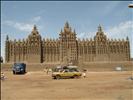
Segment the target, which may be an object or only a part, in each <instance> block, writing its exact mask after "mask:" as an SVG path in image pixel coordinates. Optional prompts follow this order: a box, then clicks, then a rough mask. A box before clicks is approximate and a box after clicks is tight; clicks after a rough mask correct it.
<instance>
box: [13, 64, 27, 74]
mask: <svg viewBox="0 0 133 100" xmlns="http://www.w3.org/2000/svg"><path fill="white" fill-rule="evenodd" d="M12 71H13V74H25V73H26V64H25V63H14V64H13V66H12Z"/></svg>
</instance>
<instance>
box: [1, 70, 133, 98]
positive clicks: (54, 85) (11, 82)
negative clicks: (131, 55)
mask: <svg viewBox="0 0 133 100" xmlns="http://www.w3.org/2000/svg"><path fill="white" fill-rule="evenodd" d="M4 73H5V76H6V79H5V80H4V81H1V100H133V84H132V83H133V81H132V80H130V79H128V78H129V77H131V74H132V72H131V71H123V72H115V71H112V72H87V77H86V78H83V77H81V78H79V79H60V80H54V79H52V78H51V75H50V74H49V75H47V74H46V73H44V72H41V71H36V72H27V73H26V74H25V75H13V74H12V72H9V71H6V72H4Z"/></svg>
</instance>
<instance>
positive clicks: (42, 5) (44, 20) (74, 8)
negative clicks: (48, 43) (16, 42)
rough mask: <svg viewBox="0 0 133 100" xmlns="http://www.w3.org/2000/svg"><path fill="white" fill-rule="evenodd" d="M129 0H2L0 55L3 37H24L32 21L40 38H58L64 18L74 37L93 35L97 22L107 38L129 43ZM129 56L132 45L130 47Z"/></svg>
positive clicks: (132, 24) (132, 32)
mask: <svg viewBox="0 0 133 100" xmlns="http://www.w3.org/2000/svg"><path fill="white" fill-rule="evenodd" d="M130 3H131V1H107V2H105V1H62V2H61V1H2V3H1V55H2V56H3V57H4V53H5V50H4V49H5V47H4V46H5V37H6V35H7V34H8V35H9V38H10V39H15V38H16V39H23V38H26V37H27V36H28V35H29V34H30V32H31V30H32V27H33V25H34V24H36V25H37V27H38V30H39V32H40V34H41V36H42V37H43V38H58V37H59V32H60V30H61V28H63V27H64V23H65V22H66V21H68V22H69V24H70V26H71V27H72V29H75V30H76V32H77V37H78V38H90V37H92V38H93V36H94V35H95V33H96V31H97V27H98V25H99V24H101V25H102V26H103V29H104V32H105V34H106V35H107V37H108V38H116V39H118V38H120V39H122V38H124V39H126V36H128V37H129V39H130V41H131V42H130V45H131V46H132V45H133V41H132V37H133V30H132V29H133V16H132V15H133V9H130V8H128V4H130ZM131 55H132V57H133V47H131Z"/></svg>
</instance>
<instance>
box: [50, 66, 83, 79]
mask: <svg viewBox="0 0 133 100" xmlns="http://www.w3.org/2000/svg"><path fill="white" fill-rule="evenodd" d="M81 75H82V73H81V72H80V71H79V70H78V69H77V67H75V66H64V67H57V68H55V69H54V71H53V73H52V77H53V78H54V79H61V78H79V77H80V76H81Z"/></svg>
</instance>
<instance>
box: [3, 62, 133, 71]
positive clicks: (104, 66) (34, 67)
mask: <svg viewBox="0 0 133 100" xmlns="http://www.w3.org/2000/svg"><path fill="white" fill-rule="evenodd" d="M57 65H59V63H45V64H40V63H38V64H37V63H34V64H33V63H32V64H27V68H26V69H27V71H43V70H44V68H46V67H50V68H52V67H54V66H57ZM118 66H122V69H123V70H124V71H133V62H131V61H130V62H129V61H125V62H110V63H109V62H92V63H82V64H79V68H80V69H87V70H88V71H115V67H118ZM1 70H2V71H11V70H12V63H4V64H1Z"/></svg>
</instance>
